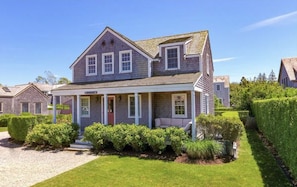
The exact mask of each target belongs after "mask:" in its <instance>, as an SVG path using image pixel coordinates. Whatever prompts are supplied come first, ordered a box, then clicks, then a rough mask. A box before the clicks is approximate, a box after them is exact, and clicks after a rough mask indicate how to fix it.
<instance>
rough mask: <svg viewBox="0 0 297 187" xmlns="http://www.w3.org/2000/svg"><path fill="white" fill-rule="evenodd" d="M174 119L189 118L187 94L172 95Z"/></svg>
mask: <svg viewBox="0 0 297 187" xmlns="http://www.w3.org/2000/svg"><path fill="white" fill-rule="evenodd" d="M172 117H176V118H186V117H187V94H172Z"/></svg>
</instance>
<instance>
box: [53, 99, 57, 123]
mask: <svg viewBox="0 0 297 187" xmlns="http://www.w3.org/2000/svg"><path fill="white" fill-rule="evenodd" d="M53 123H57V108H56V96H55V95H53Z"/></svg>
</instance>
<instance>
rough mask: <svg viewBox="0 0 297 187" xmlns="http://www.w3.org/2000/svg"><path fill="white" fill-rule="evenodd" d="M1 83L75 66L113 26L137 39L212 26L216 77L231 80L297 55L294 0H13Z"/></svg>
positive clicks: (0, 29) (0, 9)
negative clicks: (93, 43)
mask: <svg viewBox="0 0 297 187" xmlns="http://www.w3.org/2000/svg"><path fill="white" fill-rule="evenodd" d="M0 24H1V25H0V83H1V84H3V85H8V86H12V85H16V84H24V83H28V82H33V81H35V78H36V77H37V76H38V75H41V76H45V74H44V72H45V71H51V72H52V73H53V74H55V75H56V76H57V77H67V78H68V79H71V78H72V73H71V70H70V69H69V66H70V65H71V64H72V62H73V61H74V60H75V59H76V58H77V57H78V56H79V55H80V54H81V53H82V52H83V51H84V50H85V49H86V47H87V46H88V45H89V44H90V43H91V42H92V41H93V40H94V39H95V38H96V37H97V36H98V35H99V34H100V33H101V32H102V30H103V29H104V28H105V27H106V26H110V27H112V28H113V29H115V30H116V31H118V32H120V33H121V34H123V35H125V36H126V37H128V38H130V39H131V40H140V39H148V38H153V37H158V36H164V35H171V34H179V33H186V32H192V31H199V30H209V33H210V41H211V48H212V55H213V60H214V68H215V72H214V74H215V75H229V76H230V79H231V82H239V81H240V79H241V77H242V76H245V77H246V78H253V77H255V76H257V75H258V74H259V73H266V74H267V75H268V74H269V73H270V72H271V70H273V71H274V72H275V74H276V75H277V76H278V71H279V66H280V61H281V58H285V57H297V1H295V0H261V1H259V0H241V1H238V0H226V1H217V0H208V1H202V0H179V1H178V0H158V1H155V0H148V1H139V0H130V1H128V0H126V1H119V0H118V1H111V0H100V1H99V0H96V1H95V0H88V1H83V0H26V1H23V0H9V1H8V0H6V1H1V6H0Z"/></svg>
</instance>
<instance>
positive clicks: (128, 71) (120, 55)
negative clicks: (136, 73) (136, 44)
mask: <svg viewBox="0 0 297 187" xmlns="http://www.w3.org/2000/svg"><path fill="white" fill-rule="evenodd" d="M123 53H129V54H130V70H125V71H123V69H122V54H123ZM119 63H120V64H119V67H120V69H119V72H120V73H131V72H132V50H125V51H120V52H119Z"/></svg>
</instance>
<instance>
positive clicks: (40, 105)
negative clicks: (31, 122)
mask: <svg viewBox="0 0 297 187" xmlns="http://www.w3.org/2000/svg"><path fill="white" fill-rule="evenodd" d="M37 103H40V113H36V104H37ZM37 103H34V114H41V113H42V103H41V102H37Z"/></svg>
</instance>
